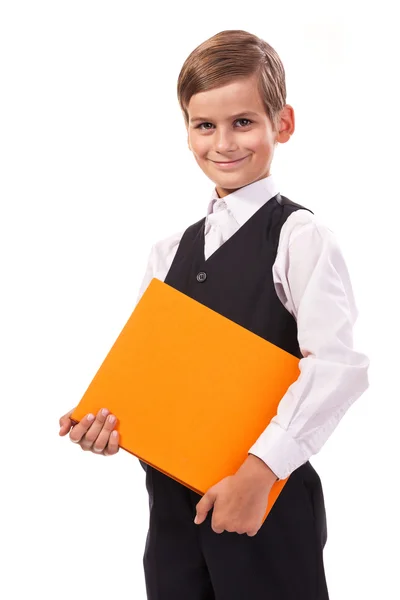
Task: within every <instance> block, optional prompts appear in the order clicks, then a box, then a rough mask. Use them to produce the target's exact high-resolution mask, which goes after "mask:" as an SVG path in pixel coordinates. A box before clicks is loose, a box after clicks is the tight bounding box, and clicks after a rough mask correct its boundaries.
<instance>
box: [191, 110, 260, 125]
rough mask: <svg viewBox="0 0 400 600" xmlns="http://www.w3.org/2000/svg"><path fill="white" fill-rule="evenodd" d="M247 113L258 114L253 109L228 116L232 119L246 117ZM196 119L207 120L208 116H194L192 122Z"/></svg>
mask: <svg viewBox="0 0 400 600" xmlns="http://www.w3.org/2000/svg"><path fill="white" fill-rule="evenodd" d="M246 115H254V116H257V113H256V112H254V111H252V110H247V111H244V112H241V113H238V114H237V115H232V116H231V117H228V118H227V120H230V119H238V118H239V117H244V116H246ZM195 121H207V119H206V117H193V119H190V122H191V123H194V122H195Z"/></svg>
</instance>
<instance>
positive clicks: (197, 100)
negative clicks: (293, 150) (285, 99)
mask: <svg viewBox="0 0 400 600" xmlns="http://www.w3.org/2000/svg"><path fill="white" fill-rule="evenodd" d="M187 111H188V115H189V124H188V126H187V127H186V129H187V133H188V146H189V149H190V150H191V151H192V152H193V155H194V157H195V159H196V162H197V164H198V165H199V167H200V168H201V169H202V171H203V172H204V173H205V174H206V175H207V177H209V179H211V180H212V181H213V182H214V183H215V184H216V190H217V192H218V195H219V196H220V197H221V198H222V197H223V196H226V195H227V194H230V193H232V192H234V191H235V190H237V189H239V188H241V187H243V186H245V185H249V184H250V183H254V182H255V181H258V180H260V179H263V178H264V177H268V175H269V174H270V166H271V162H272V159H273V155H274V149H275V145H276V144H277V143H278V142H281V143H285V142H287V141H288V139H289V138H290V136H291V135H292V133H293V131H294V111H293V108H292V107H291V106H289V105H288V104H286V105H285V106H284V108H283V109H282V111H281V113H280V120H279V130H278V131H273V126H272V123H271V121H270V119H269V118H268V116H267V114H266V112H265V109H264V105H263V102H262V100H261V96H260V94H259V91H258V87H257V79H256V78H255V77H254V76H251V77H246V78H238V79H236V80H235V81H233V82H231V83H229V84H226V85H224V86H221V87H219V88H215V89H213V90H208V91H206V92H200V93H198V94H195V95H193V96H192V97H191V98H190V101H189V105H188V107H187Z"/></svg>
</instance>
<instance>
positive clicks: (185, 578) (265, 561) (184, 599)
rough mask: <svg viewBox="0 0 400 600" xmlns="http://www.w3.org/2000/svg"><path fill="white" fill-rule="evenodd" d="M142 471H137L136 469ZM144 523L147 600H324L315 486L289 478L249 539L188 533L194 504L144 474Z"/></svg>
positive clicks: (194, 528) (319, 498) (321, 515)
mask: <svg viewBox="0 0 400 600" xmlns="http://www.w3.org/2000/svg"><path fill="white" fill-rule="evenodd" d="M142 466H144V465H143V463H142ZM146 487H147V491H148V494H149V508H150V522H149V530H148V534H147V540H146V547H145V551H144V556H143V566H144V572H145V580H146V588H147V598H148V600H328V599H329V596H328V590H327V585H326V580H325V572H324V565H323V548H324V546H325V543H326V539H327V529H326V515H325V505H324V497H323V491H322V486H321V481H320V478H319V476H318V474H317V472H316V471H315V469H314V468H313V467H312V466H311V464H310V463H309V462H307V463H305V464H304V465H302V466H301V467H300V468H298V469H297V470H296V471H294V472H293V473H292V474H291V476H290V477H289V480H288V482H287V483H286V485H285V487H284V488H283V490H282V492H281V494H280V496H279V497H278V499H277V501H276V503H275V504H274V506H273V508H272V510H271V512H270V513H269V515H268V517H267V519H266V520H265V522H264V523H263V525H262V527H261V529H260V530H259V531H258V533H257V534H256V535H255V536H254V537H249V536H248V535H246V534H243V535H242V534H238V533H234V532H227V531H224V532H223V533H220V534H218V533H215V532H214V531H213V530H212V528H211V517H212V512H213V509H212V510H211V511H209V513H208V516H207V519H206V520H205V521H204V522H203V523H202V524H201V525H196V524H195V523H194V522H193V521H194V517H195V515H196V504H197V503H198V502H199V500H200V499H201V496H200V495H198V494H196V493H195V492H193V491H192V490H190V489H189V488H187V487H185V486H183V485H182V484H180V483H178V482H177V481H175V480H174V479H171V478H170V477H168V476H166V475H164V474H163V473H161V472H160V471H158V470H157V469H154V468H152V467H150V466H149V465H147V466H146Z"/></svg>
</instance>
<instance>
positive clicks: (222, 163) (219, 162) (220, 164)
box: [212, 154, 250, 167]
mask: <svg viewBox="0 0 400 600" xmlns="http://www.w3.org/2000/svg"><path fill="white" fill-rule="evenodd" d="M247 156H250V154H248V155H247ZM247 156H243V157H242V158H238V159H237V160H230V161H216V160H213V161H212V162H213V163H214V164H215V165H219V166H220V167H224V166H234V165H237V164H238V163H240V162H241V161H242V160H244V159H245V158H247Z"/></svg>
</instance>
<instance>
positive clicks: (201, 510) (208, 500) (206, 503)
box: [194, 491, 216, 525]
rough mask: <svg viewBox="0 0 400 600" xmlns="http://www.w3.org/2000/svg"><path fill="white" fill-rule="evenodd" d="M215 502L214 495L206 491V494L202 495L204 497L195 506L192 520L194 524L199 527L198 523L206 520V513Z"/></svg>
mask: <svg viewBox="0 0 400 600" xmlns="http://www.w3.org/2000/svg"><path fill="white" fill-rule="evenodd" d="M215 500H216V494H214V493H212V492H210V491H208V492H207V493H206V494H204V496H203V497H202V499H201V500H200V502H198V503H197V506H196V512H197V514H196V516H195V519H194V522H195V523H196V525H200V523H202V522H203V521H204V519H205V518H206V516H207V514H208V511H209V510H211V509H212V507H213V506H214V502H215Z"/></svg>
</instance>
